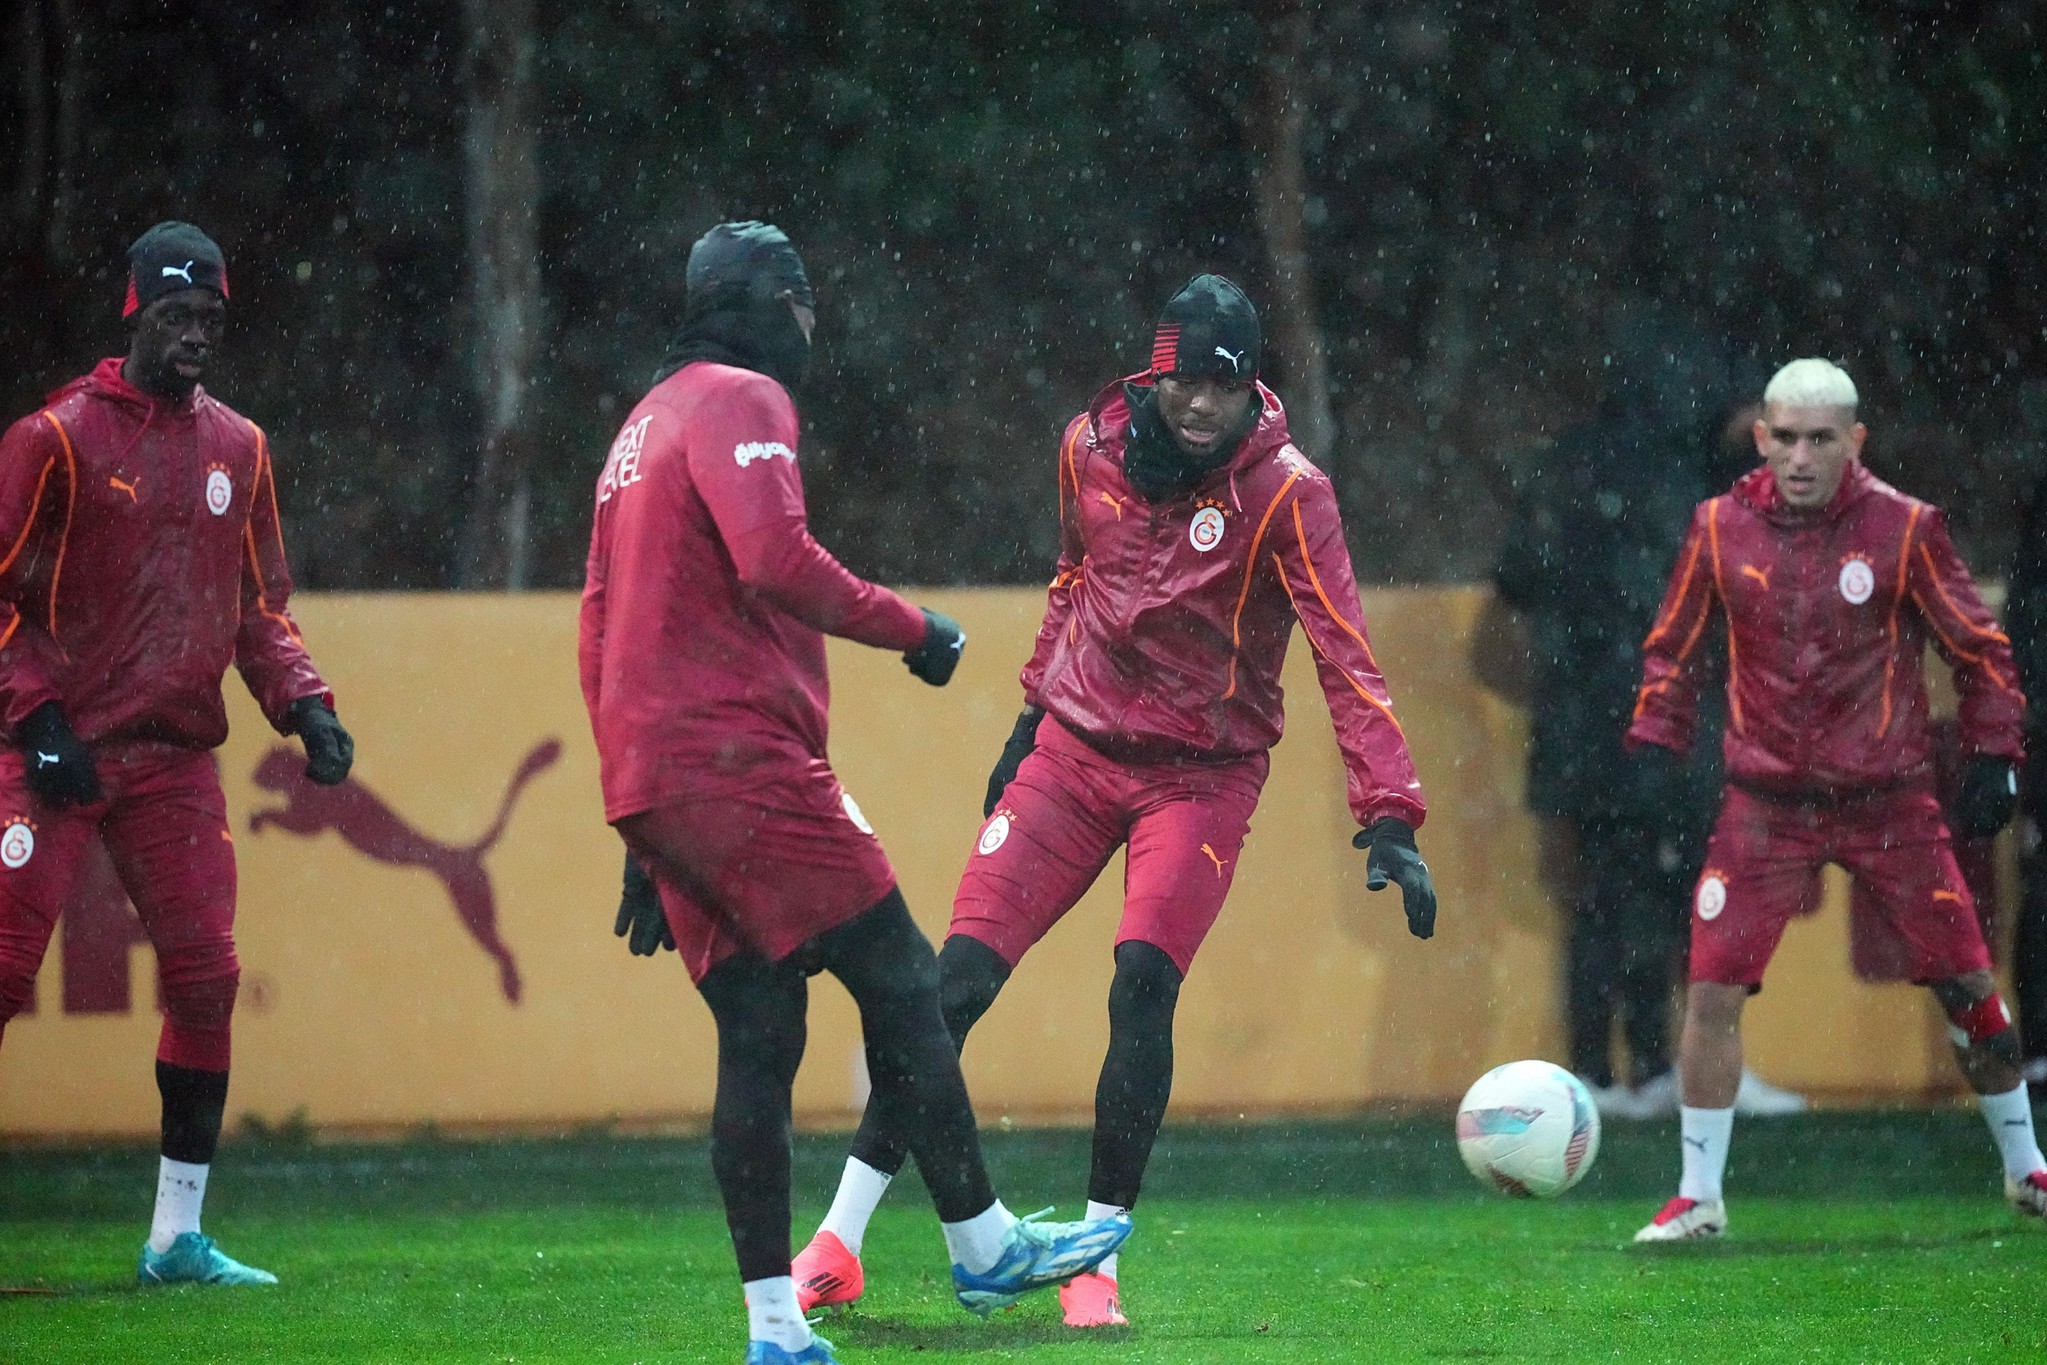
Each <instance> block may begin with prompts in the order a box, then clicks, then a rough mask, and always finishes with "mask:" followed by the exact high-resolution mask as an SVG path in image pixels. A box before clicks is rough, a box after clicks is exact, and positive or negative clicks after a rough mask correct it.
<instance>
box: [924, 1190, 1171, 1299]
mask: <svg viewBox="0 0 2047 1365" xmlns="http://www.w3.org/2000/svg"><path fill="white" fill-rule="evenodd" d="M1051 1211H1052V1210H1050V1209H1041V1210H1039V1211H1038V1212H1037V1213H1034V1214H1032V1215H1030V1217H1028V1218H1019V1219H1017V1220H1016V1222H1014V1223H1012V1224H1010V1228H1009V1231H1008V1232H1006V1233H1004V1234H1003V1237H1002V1255H1001V1256H1000V1257H999V1258H998V1259H997V1260H996V1262H995V1264H994V1265H992V1266H990V1267H989V1268H988V1269H986V1270H984V1271H981V1272H980V1273H978V1274H976V1273H975V1272H973V1271H970V1270H968V1269H967V1268H966V1267H965V1266H963V1265H955V1266H953V1268H952V1290H953V1293H954V1294H956V1295H957V1296H958V1297H959V1301H960V1307H962V1308H964V1309H966V1310H968V1311H969V1312H973V1313H979V1314H980V1315H981V1316H982V1317H986V1316H988V1314H989V1313H991V1312H993V1311H994V1310H995V1309H997V1308H1007V1307H1009V1305H1011V1304H1013V1303H1015V1302H1016V1301H1017V1300H1018V1299H1020V1298H1022V1297H1023V1296H1024V1295H1025V1294H1028V1293H1030V1292H1031V1291H1032V1290H1033V1289H1043V1288H1045V1287H1046V1286H1047V1285H1054V1284H1058V1283H1059V1282H1060V1281H1061V1280H1070V1279H1072V1278H1073V1277H1074V1276H1075V1275H1080V1274H1084V1273H1086V1272H1087V1271H1090V1270H1093V1269H1094V1268H1095V1267H1096V1266H1098V1265H1100V1264H1101V1263H1102V1259H1103V1258H1104V1257H1106V1256H1108V1255H1109V1254H1110V1253H1111V1252H1113V1251H1114V1250H1115V1249H1116V1248H1117V1247H1120V1246H1122V1245H1123V1240H1124V1239H1125V1238H1126V1237H1128V1236H1129V1235H1130V1230H1131V1228H1132V1226H1133V1224H1132V1223H1131V1221H1130V1215H1129V1214H1127V1213H1118V1214H1113V1215H1111V1216H1110V1217H1107V1218H1095V1219H1090V1220H1089V1221H1087V1222H1083V1223H1041V1222H1039V1221H1038V1220H1039V1219H1040V1218H1043V1217H1044V1216H1045V1215H1046V1214H1048V1213H1050V1212H1051Z"/></svg>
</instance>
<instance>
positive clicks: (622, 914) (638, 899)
mask: <svg viewBox="0 0 2047 1365" xmlns="http://www.w3.org/2000/svg"><path fill="white" fill-rule="evenodd" d="M611 932H612V933H614V934H616V935H618V936H619V937H620V938H622V939H624V940H625V946H626V947H628V948H630V949H631V950H632V954H633V956H634V957H652V956H654V954H656V953H658V952H660V951H661V950H662V949H663V948H666V949H667V950H668V951H669V952H671V953H672V952H674V951H675V931H674V930H673V929H670V928H669V927H668V916H667V914H666V913H664V912H663V911H662V909H661V893H660V892H659V891H657V890H655V888H654V879H653V878H652V877H649V876H648V875H647V869H646V868H644V867H641V866H640V860H639V859H638V858H635V857H634V856H633V855H632V854H630V853H628V854H626V855H625V887H624V889H623V890H621V891H620V892H619V894H618V918H617V919H616V920H615V921H613V922H612V925H611Z"/></svg>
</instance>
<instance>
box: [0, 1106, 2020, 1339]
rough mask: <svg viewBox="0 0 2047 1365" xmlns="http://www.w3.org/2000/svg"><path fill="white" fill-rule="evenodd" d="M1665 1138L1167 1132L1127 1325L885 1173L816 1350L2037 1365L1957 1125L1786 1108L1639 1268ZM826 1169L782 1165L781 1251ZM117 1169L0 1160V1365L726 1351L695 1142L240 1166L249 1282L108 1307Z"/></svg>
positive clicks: (828, 1158)
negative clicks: (1508, 1155) (1560, 1162)
mask: <svg viewBox="0 0 2047 1365" xmlns="http://www.w3.org/2000/svg"><path fill="white" fill-rule="evenodd" d="M988 1145H989V1154H990V1159H991V1165H992V1166H993V1167H994V1169H995V1171H996V1172H997V1176H998V1184H999V1185H1000V1186H1001V1188H1002V1189H1003V1190H1004V1192H1005V1197H1006V1198H1007V1199H1008V1200H1009V1201H1010V1203H1011V1204H1012V1206H1014V1207H1017V1208H1020V1209H1029V1208H1035V1207H1037V1206H1038V1204H1040V1203H1044V1202H1049V1201H1050V1200H1051V1199H1052V1198H1053V1197H1055V1196H1065V1200H1064V1203H1065V1207H1064V1209H1063V1212H1065V1213H1066V1214H1067V1215H1068V1216H1071V1215H1072V1214H1073V1213H1075V1212H1077V1203H1078V1196H1079V1194H1080V1187H1081V1183H1082V1181H1083V1178H1084V1169H1085V1161H1086V1150H1087V1148H1086V1138H1085V1135H1084V1134H1077V1133H1069V1132H1044V1133H1018V1134H997V1135H991V1137H990V1139H989V1143H988ZM1675 1146H1676V1141H1675V1136H1674V1134H1673V1132H1672V1131H1671V1129H1670V1128H1669V1127H1668V1126H1664V1125H1646V1126H1632V1127H1624V1128H1620V1127H1617V1128H1612V1129H1609V1132H1608V1135H1607V1140H1606V1143H1605V1148H1604V1150H1603V1152H1602V1154H1601V1158H1600V1162H1599V1166H1598V1168H1597V1169H1596V1170H1595V1171H1594V1173H1593V1175H1592V1177H1591V1178H1590V1179H1589V1180H1588V1181H1587V1182H1586V1184H1585V1186H1583V1187H1581V1188H1580V1189H1579V1190H1578V1191H1575V1192H1573V1193H1572V1194H1571V1195H1570V1196H1569V1197H1567V1198H1566V1199H1564V1200H1562V1201H1560V1202H1558V1203H1555V1204H1546V1205H1527V1204H1516V1203H1511V1202H1508V1201H1505V1200H1500V1199H1497V1198H1495V1197H1493V1196H1490V1195H1487V1194H1486V1193H1484V1192H1483V1191H1481V1190H1479V1189H1478V1188H1477V1186H1476V1185H1475V1184H1473V1183H1472V1182H1471V1181H1470V1179H1469V1177H1468V1176H1466V1175H1465V1174H1464V1172H1463V1170H1462V1168H1461V1166H1459V1165H1458V1163H1457V1159H1456V1155H1455V1151H1454V1148H1453V1147H1452V1146H1451V1145H1450V1143H1449V1142H1448V1141H1447V1139H1446V1138H1445V1136H1444V1124H1443V1123H1442V1121H1441V1120H1440V1119H1413V1120H1404V1121H1399V1122H1368V1121H1358V1122H1350V1123H1323V1124H1310V1125H1235V1126H1228V1127H1200V1128H1180V1129H1174V1130H1172V1131H1170V1132H1169V1134H1168V1136H1167V1139H1166V1141H1165V1142H1164V1143H1163V1144H1162V1146H1161V1150H1160V1153H1159V1156H1158V1158H1157V1159H1156V1161H1155V1163H1154V1178H1153V1179H1152V1181H1151V1191H1152V1193H1150V1194H1148V1195H1147V1199H1146V1203H1145V1206H1144V1208H1143V1209H1142V1211H1141V1219H1140V1227H1139V1232H1138V1235H1137V1237H1136V1238H1135V1239H1134V1240H1133V1242H1132V1243H1131V1246H1130V1249H1129V1251H1128V1252H1127V1253H1126V1256H1125V1261H1124V1273H1123V1278H1124V1297H1125V1306H1126V1309H1127V1310H1128V1311H1129V1312H1130V1313H1131V1315H1132V1317H1133V1321H1134V1323H1135V1325H1134V1326H1133V1327H1131V1328H1129V1329H1127V1330H1121V1331H1117V1332H1112V1333H1102V1334H1092V1333H1091V1334H1081V1333H1074V1332H1070V1331H1068V1330H1066V1329H1065V1328H1063V1327H1061V1326H1060V1325H1059V1322H1058V1312H1057V1305H1056V1302H1054V1301H1053V1299H1052V1298H1051V1296H1050V1295H1041V1296H1039V1297H1038V1298H1036V1299H1034V1300H1031V1301H1027V1302H1026V1303H1025V1304H1024V1305H1022V1306H1020V1307H1019V1308H1017V1309H1015V1310H1013V1311H1011V1312H1008V1313H1003V1314H998V1315H996V1316H995V1317H994V1318H993V1319H991V1320H989V1321H987V1322H981V1321H979V1320H976V1319H974V1318H971V1317H969V1316H967V1315H965V1314H963V1313H961V1312H960V1311H959V1310H958V1309H957V1308H956V1307H954V1306H953V1305H952V1302H951V1296H950V1293H949V1291H948V1288H947V1284H946V1274H945V1270H946V1267H945V1258H944V1253H943V1248H942V1244H941V1242H940V1241H939V1238H938V1235H937V1229H936V1227H935V1226H934V1225H933V1223H932V1221H931V1218H930V1215H929V1212H928V1206H927V1205H926V1204H925V1203H924V1201H923V1199H922V1197H921V1194H920V1193H919V1192H918V1191H917V1190H916V1189H915V1188H914V1186H915V1181H914V1178H912V1179H908V1180H906V1181H904V1182H902V1183H903V1185H904V1188H901V1189H898V1190H896V1191H894V1192H892V1193H891V1196H890V1199H889V1202H888V1204H887V1206H886V1207H885V1208H884V1209H883V1212H882V1215H881V1217H880V1218H879V1219H878V1220H877V1223H876V1226H875V1229H874V1231H873V1234H872V1237H871V1239H870V1241H869V1244H868V1249H867V1266H868V1275H869V1280H868V1285H869V1289H868V1295H867V1298H866V1299H865V1300H864V1301H863V1302H862V1304H861V1306H860V1308H859V1310H858V1311H855V1312H853V1313H849V1314H842V1315H840V1316H838V1317H837V1318H835V1319H833V1320H832V1321H830V1322H829V1323H827V1324H825V1325H824V1327H823V1331H824V1334H825V1335H826V1336H829V1337H831V1338H832V1339H833V1340H834V1341H836V1342H837V1344H838V1346H839V1354H840V1355H841V1357H842V1358H843V1359H845V1360H846V1361H847V1362H848V1365H857V1362H863V1361H873V1362H882V1361H912V1360H915V1361H933V1360H948V1359H958V1360H1005V1359H1014V1360H1026V1359H1028V1360H1039V1359H1042V1360H1046V1361H1050V1360H1053V1359H1061V1360H1076V1361H1082V1360H1097V1359H1099V1360H1110V1359H1114V1360H1129V1361H1158V1362H1167V1361H1176V1362H1177V1361H1194V1362H1206V1361H1320V1360H1346V1361H1348V1360H1436V1359H1470V1358H1493V1357H1500V1358H1511V1359H1554V1360H1577V1359H1590V1358H1593V1357H1600V1358H1605V1359H1613V1358H1616V1357H1618V1358H1625V1359H1652V1360H1662V1359H1671V1360H1675V1359H1680V1358H1682V1359H1694V1360H1695V1359H1730V1360H1737V1359H1746V1360H1780V1359H1800V1360H1926V1359H1951V1360H1960V1359H2012V1360H2020V1359H2037V1358H2040V1357H2041V1356H2042V1355H2043V1354H2047V1309H2043V1306H2042V1298H2041V1294H2040V1292H2039V1288H2038V1287H2039V1285H2041V1284H2042V1283H2047V1230H2043V1229H2041V1228H2039V1227H2037V1226H2033V1227H2024V1226H2020V1225H2019V1224H2018V1223H2017V1222H2016V1220H2015V1219H2014V1218H2013V1217H2012V1216H2011V1215H2010V1214H2008V1213H2007V1212H2006V1211H2005V1210H2004V1208H2003V1205H2002V1203H2001V1201H2000V1200H1999V1199H1998V1197H1997V1193H1996V1189H1995V1180H1994V1177H1995V1168H1994V1163H1993V1161H1992V1158H1991V1155H1990V1151H1989V1144H1988V1140H1987V1138H1986V1137H1985V1136H1984V1134H1983V1132H1982V1129H1981V1125H1980V1122H1979V1121H1978V1120H1976V1119H1975V1118H1974V1116H1973V1115H1971V1114H1968V1113H1966V1112H1940V1113H1917V1112H1914V1113H1898V1114H1852V1115H1821V1116H1815V1117H1812V1118H1807V1119H1800V1120H1794V1121H1788V1122H1785V1121H1778V1122H1772V1123H1769V1124H1760V1123H1759V1124H1752V1125H1747V1126H1745V1127H1744V1129H1743V1130H1741V1131H1740V1132H1739V1133H1738V1134H1737V1139H1736V1168H1735V1170H1734V1171H1733V1173H1732V1180H1733V1188H1734V1190H1735V1191H1736V1197H1735V1200H1734V1201H1733V1203H1732V1205H1731V1208H1732V1211H1733V1216H1734V1219H1735V1226H1734V1233H1733V1235H1732V1236H1731V1237H1730V1238H1728V1239H1727V1240H1726V1241H1725V1242H1722V1243H1718V1244H1713V1245H1708V1246H1702V1247H1692V1248H1675V1249H1657V1250H1653V1251H1649V1252H1647V1253H1646V1254H1645V1252H1644V1251H1642V1250H1637V1249H1633V1248H1630V1247H1628V1246H1627V1245H1626V1241H1627V1237H1628V1235H1629V1234H1630V1233H1632V1232H1633V1230H1634V1228H1635V1227H1636V1226H1638V1225H1639V1224H1640V1223H1641V1222H1642V1221H1643V1220H1644V1219H1645V1218H1646V1217H1647V1215H1648V1214H1649V1213H1650V1212H1651V1211H1653V1209H1654V1207H1655V1205H1656V1203H1657V1202H1658V1201H1659V1200H1660V1199H1661V1197H1662V1196H1663V1195H1664V1194H1666V1193H1667V1192H1668V1187H1669V1184H1670V1182H1671V1179H1672V1171H1673V1168H1674V1162H1675V1154H1674V1150H1673V1149H1674V1148H1675ZM842 1150H843V1149H842V1147H841V1146H840V1143H839V1141H838V1140H836V1139H832V1138H806V1139H804V1140H803V1141H802V1142H801V1143H800V1144H799V1153H798V1168H797V1169H798V1188H799V1204H798V1222H799V1235H801V1234H802V1233H807V1231H808V1229H809V1226H810V1222H811V1220H812V1219H814V1218H815V1216H816V1215H817V1213H818V1212H819V1211H820V1210H821V1208H822V1202H823V1200H824V1199H825V1198H826V1196H827V1195H828V1194H829V1190H830V1181H831V1179H832V1178H833V1176H834V1175H835V1173H836V1170H837V1167H838V1164H839V1161H840V1157H841V1153H842ZM153 1166H154V1158H153V1157H152V1155H151V1154H150V1153H149V1152H148V1151H146V1150H140V1149H103V1150H95V1151H87V1152H77V1151H72V1152H62V1151H13V1152H5V1153H0V1286H5V1287H9V1288H13V1289H29V1290H35V1291H39V1292H34V1293H26V1294H18V1293H17V1294H7V1295H4V1296H0V1362H4V1363H5V1365H28V1362H37V1363H38V1365H40V1363H41V1362H70V1361H79V1362H85V1361H91V1362H102V1361H127V1360H135V1361H145V1360H146V1361H152V1362H154V1361H213V1360H233V1361H243V1360H279V1361H433V1360H450V1361H479V1362H482V1361H517V1362H527V1361H564V1362H567V1361H594V1362H612V1361H620V1362H622V1361H639V1360H644V1361H654V1360H673V1361H698V1360H710V1361H737V1360H738V1359H739V1358H740V1356H741V1354H742V1353H743V1349H744V1345H743V1338H744V1334H745V1320H744V1315H743V1312H742V1310H741V1308H740V1306H739V1295H738V1286H737V1285H736V1284H735V1283H734V1280H733V1275H732V1267H731V1260H730V1256H729V1253H728V1251H727V1245H726V1242H725V1238H724V1228H723V1221H722V1218H721V1217H720V1216H719V1214H718V1211H717V1208H716V1202H715V1194H714V1191H713V1188H712V1186H711V1183H710V1177H709V1170H708V1162H707V1161H706V1159H705V1155H704V1148H703V1144H702V1143H701V1142H700V1141H697V1140H638V1139H635V1140H624V1139H619V1140H612V1139H606V1138H602V1137H587V1138H582V1139H575V1140H564V1141H557V1142H501V1143H471V1142H462V1143H456V1142H433V1141H422V1142H414V1143H407V1144H399V1145H390V1146H360V1147H358V1146H346V1147H344V1146H327V1145H322V1144H317V1143H310V1144H309V1143H303V1142H300V1143H276V1142H269V1143H242V1144H238V1145H236V1146H234V1147H231V1148H229V1149H227V1150H224V1152H223V1154H222V1159H221V1161H220V1163H219V1166H218V1175H217V1184H216V1189H215V1192H214V1194H213V1195H212V1197H211V1198H210V1199H209V1208H208V1219H207V1223H208V1230H209V1231H211V1232H213V1233H214V1234H215V1235H216V1236H218V1237H220V1238H221V1240H222V1243H223V1245H224V1246H225V1247H227V1249H228V1250H230V1251H231V1252H233V1253H235V1254H237V1255H239V1256H241V1257H243V1258H244V1259H247V1260H249V1261H251V1262H253V1263H255V1264H259V1265H264V1266H266V1267H268V1268H270V1269H272V1270H275V1271H276V1272H277V1273H278V1274H279V1275H280V1276H281V1277H282V1278H283V1280H284V1283H283V1284H282V1285H281V1286H279V1287H278V1288H277V1289H274V1290H239V1291H209V1290H194V1289H181V1290H174V1291H139V1290H136V1289H134V1288H133V1287H132V1284H131V1278H130V1277H131V1276H132V1269H133V1264H134V1256H135V1252H136V1249H137V1247H138V1245H139V1242H140V1240H141V1236H142V1233H143V1231H144V1228H145V1226H146V1222H147V1216H148V1203H147V1201H148V1197H149V1193H150V1191H151V1189H152V1188H153V1180H152V1175H153Z"/></svg>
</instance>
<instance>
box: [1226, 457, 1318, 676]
mask: <svg viewBox="0 0 2047 1365" xmlns="http://www.w3.org/2000/svg"><path fill="white" fill-rule="evenodd" d="M1300 477H1301V471H1299V470H1298V469H1297V470H1295V471H1294V472H1293V473H1291V474H1289V475H1287V476H1286V482H1285V483H1283V484H1281V485H1280V486H1279V491H1278V492H1277V493H1274V494H1273V495H1272V502H1271V503H1270V504H1269V505H1267V507H1266V509H1265V515H1264V516H1262V517H1260V518H1258V529H1257V530H1256V531H1255V532H1253V533H1252V536H1251V553H1249V554H1247V555H1245V556H1244V586H1243V587H1241V588H1239V589H1238V590H1237V609H1236V610H1235V611H1233V612H1231V613H1230V685H1229V686H1228V687H1226V688H1224V689H1223V699H1224V700H1225V701H1227V700H1229V699H1230V698H1231V697H1234V696H1236V695H1237V651H1238V650H1240V649H1242V648H1243V645H1244V629H1243V626H1244V603H1246V602H1248V601H1250V600H1251V575H1252V574H1254V573H1256V572H1257V570H1258V547H1259V546H1260V545H1263V544H1264V543H1265V528H1266V527H1267V526H1268V525H1270V524H1271V523H1272V514H1273V513H1274V512H1277V511H1278V510H1279V504H1280V501H1281V500H1282V499H1283V498H1285V497H1286V495H1287V490H1288V489H1290V488H1292V487H1293V486H1294V481H1295V480H1296V479H1298V478H1300ZM1280 581H1281V582H1285V581H1286V576H1285V575H1284V574H1282V575H1280ZM1299 614H1300V613H1298V612H1296V613H1295V615H1299Z"/></svg>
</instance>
